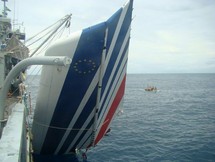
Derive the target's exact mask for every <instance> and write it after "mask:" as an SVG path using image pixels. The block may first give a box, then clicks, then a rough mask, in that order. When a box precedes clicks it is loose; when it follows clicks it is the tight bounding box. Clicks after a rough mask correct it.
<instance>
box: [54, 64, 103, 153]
mask: <svg viewBox="0 0 215 162" xmlns="http://www.w3.org/2000/svg"><path fill="white" fill-rule="evenodd" d="M99 71H100V67H99V68H98V70H97V72H96V74H95V76H94V78H93V80H92V82H91V83H90V86H89V88H88V89H87V91H86V93H85V95H84V97H83V99H82V100H81V103H80V105H79V107H78V109H77V110H76V112H75V115H74V116H73V118H72V120H71V122H70V124H69V126H68V128H73V126H74V124H75V123H76V121H77V119H78V117H79V115H80V114H81V112H82V110H83V108H84V107H85V105H86V103H87V101H88V100H89V98H90V96H91V95H92V93H93V91H94V89H95V87H96V85H97V83H98V77H99ZM88 118H89V117H88ZM87 124H88V123H87ZM69 133H70V129H68V130H66V132H65V133H64V136H63V138H62V139H61V142H60V143H59V145H58V147H57V149H56V150H55V154H57V153H58V152H59V151H60V149H61V147H62V146H63V144H64V142H65V141H66V139H67V137H68V136H69Z"/></svg>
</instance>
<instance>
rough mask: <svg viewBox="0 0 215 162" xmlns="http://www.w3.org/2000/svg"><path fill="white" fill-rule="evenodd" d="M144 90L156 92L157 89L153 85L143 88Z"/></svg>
mask: <svg viewBox="0 0 215 162" xmlns="http://www.w3.org/2000/svg"><path fill="white" fill-rule="evenodd" d="M145 91H148V92H157V91H158V89H157V87H155V86H148V87H147V88H145Z"/></svg>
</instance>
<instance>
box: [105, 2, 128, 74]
mask: <svg viewBox="0 0 215 162" xmlns="http://www.w3.org/2000/svg"><path fill="white" fill-rule="evenodd" d="M128 6H129V4H127V5H126V6H125V7H123V10H122V13H121V15H120V18H119V22H118V24H117V27H116V30H115V32H114V36H113V39H112V41H111V45H110V47H109V50H108V54H107V57H106V60H105V65H104V71H106V68H107V66H108V64H109V61H110V58H111V54H112V52H113V49H114V47H115V44H116V40H117V38H118V35H119V32H120V29H121V27H122V23H123V21H124V19H125V15H126V13H127V10H128Z"/></svg>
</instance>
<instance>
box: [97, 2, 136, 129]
mask: <svg viewBox="0 0 215 162" xmlns="http://www.w3.org/2000/svg"><path fill="white" fill-rule="evenodd" d="M131 14H132V5H131V4H130V6H129V7H128V10H127V13H126V15H125V18H124V20H123V23H122V27H121V29H120V32H119V35H118V38H117V43H116V45H115V47H114V50H113V53H112V55H111V58H110V61H109V64H108V66H107V70H106V72H105V75H104V78H103V82H102V84H103V87H106V85H107V81H108V79H109V77H110V75H111V72H112V69H113V67H114V65H115V61H116V59H117V56H118V54H119V51H120V49H121V47H122V43H123V41H124V39H125V36H126V33H127V32H128V30H130V28H129V27H130V24H131ZM111 21H113V19H109V21H108V23H107V24H108V25H109V24H111V23H112V22H111ZM128 41H129V39H128ZM127 49H128V43H127V44H126V46H125V50H124V52H123V54H122V56H121V59H120V61H119V64H118V65H117V68H116V71H115V73H114V75H113V78H112V80H111V84H110V87H109V89H108V91H107V93H106V96H105V99H104V102H103V103H102V106H101V109H100V111H99V118H101V116H100V115H102V116H103V115H104V114H101V112H102V110H103V109H105V107H104V103H105V101H106V100H107V96H108V94H109V93H110V89H111V87H112V86H113V82H114V80H115V79H116V75H117V73H118V70H119V67H120V65H121V62H122V60H123V58H124V56H125V53H126V50H127ZM103 92H104V89H103V91H102V95H103ZM104 112H105V111H104ZM98 125H100V124H99V123H98Z"/></svg>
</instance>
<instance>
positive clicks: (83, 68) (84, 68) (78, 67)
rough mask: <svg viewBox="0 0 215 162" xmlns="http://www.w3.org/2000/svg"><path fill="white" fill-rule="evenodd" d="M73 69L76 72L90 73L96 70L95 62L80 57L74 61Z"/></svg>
mask: <svg viewBox="0 0 215 162" xmlns="http://www.w3.org/2000/svg"><path fill="white" fill-rule="evenodd" d="M73 69H74V70H75V72H77V73H78V74H84V75H85V74H90V73H92V72H94V71H95V70H96V63H95V62H94V61H93V60H91V59H82V60H81V59H80V60H77V61H76V62H75V63H74V65H73Z"/></svg>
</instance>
